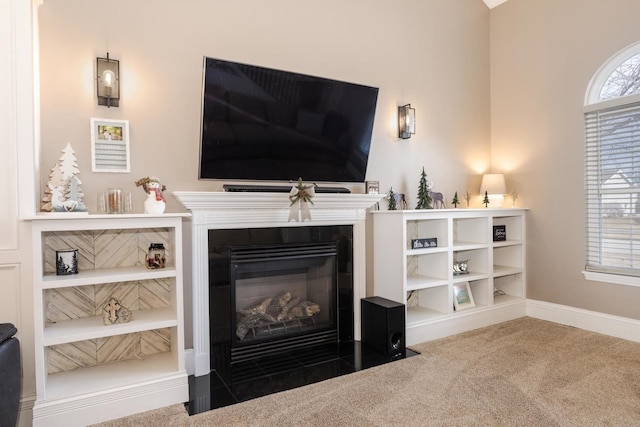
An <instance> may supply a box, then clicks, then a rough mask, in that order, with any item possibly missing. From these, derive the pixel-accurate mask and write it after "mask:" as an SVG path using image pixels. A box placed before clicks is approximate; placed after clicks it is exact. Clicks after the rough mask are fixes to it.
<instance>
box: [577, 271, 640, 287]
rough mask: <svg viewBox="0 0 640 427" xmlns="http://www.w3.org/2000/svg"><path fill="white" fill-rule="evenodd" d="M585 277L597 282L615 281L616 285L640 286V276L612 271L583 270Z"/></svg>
mask: <svg viewBox="0 0 640 427" xmlns="http://www.w3.org/2000/svg"><path fill="white" fill-rule="evenodd" d="M582 274H584V278H585V279H587V280H594V281H596V282H606V283H615V284H616V285H625V286H640V277H633V276H623V275H620V274H611V273H595V272H593V271H583V272H582Z"/></svg>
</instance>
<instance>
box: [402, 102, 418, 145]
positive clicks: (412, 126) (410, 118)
mask: <svg viewBox="0 0 640 427" xmlns="http://www.w3.org/2000/svg"><path fill="white" fill-rule="evenodd" d="M415 133H416V109H415V108H411V104H407V105H403V106H400V107H398V136H399V137H400V138H401V139H409V138H411V135H415Z"/></svg>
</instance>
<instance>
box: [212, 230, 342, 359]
mask: <svg viewBox="0 0 640 427" xmlns="http://www.w3.org/2000/svg"><path fill="white" fill-rule="evenodd" d="M209 267H210V274H209V277H210V284H209V285H210V292H209V295H210V318H211V325H210V331H211V350H212V354H214V357H213V360H212V369H216V370H219V369H224V368H226V367H228V366H230V365H233V364H235V363H238V362H244V361H247V360H252V359H254V358H258V357H265V356H268V355H270V354H276V353H280V352H283V351H287V350H291V349H296V348H301V347H309V346H313V345H318V344H322V343H328V342H334V343H335V342H339V341H350V340H353V279H352V271H351V269H352V227H350V226H315V227H298V228H295V229H292V228H269V229H242V230H240V229H238V230H210V234H209Z"/></svg>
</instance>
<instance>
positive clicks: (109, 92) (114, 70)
mask: <svg viewBox="0 0 640 427" xmlns="http://www.w3.org/2000/svg"><path fill="white" fill-rule="evenodd" d="M96 74H97V80H96V83H97V84H96V88H97V93H98V105H106V106H107V108H108V107H118V106H119V104H120V61H117V60H115V59H109V52H107V57H106V58H97V60H96Z"/></svg>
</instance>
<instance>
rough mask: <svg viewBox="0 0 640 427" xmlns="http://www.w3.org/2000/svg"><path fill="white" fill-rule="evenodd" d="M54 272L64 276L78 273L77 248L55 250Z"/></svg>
mask: <svg viewBox="0 0 640 427" xmlns="http://www.w3.org/2000/svg"><path fill="white" fill-rule="evenodd" d="M56 274H57V275H58V276H66V275H68V274H78V250H77V249H69V250H66V251H56Z"/></svg>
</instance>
